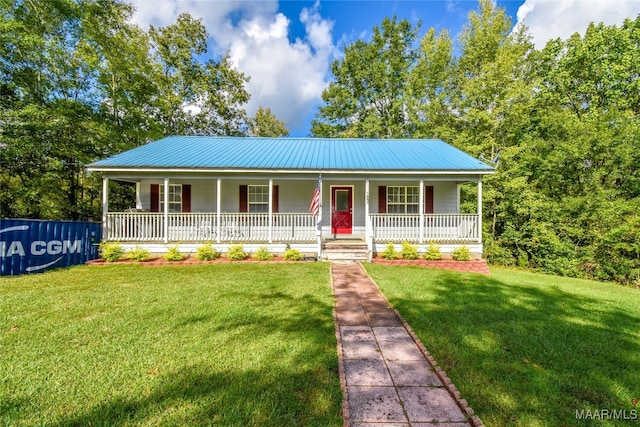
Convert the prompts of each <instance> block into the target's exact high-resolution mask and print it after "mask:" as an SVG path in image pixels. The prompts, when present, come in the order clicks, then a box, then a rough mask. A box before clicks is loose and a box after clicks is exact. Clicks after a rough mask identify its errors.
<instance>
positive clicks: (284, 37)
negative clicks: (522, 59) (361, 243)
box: [132, 0, 640, 136]
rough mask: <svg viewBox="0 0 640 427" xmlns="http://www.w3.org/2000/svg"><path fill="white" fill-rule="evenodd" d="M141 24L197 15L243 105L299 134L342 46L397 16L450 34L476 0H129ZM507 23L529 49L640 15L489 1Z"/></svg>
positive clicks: (629, 2) (636, 8)
mask: <svg viewBox="0 0 640 427" xmlns="http://www.w3.org/2000/svg"><path fill="white" fill-rule="evenodd" d="M132 2H133V4H134V6H135V7H136V9H137V12H136V14H135V15H134V18H133V20H134V22H136V23H138V24H139V25H141V26H142V27H148V25H150V24H151V25H154V26H164V25H169V24H171V23H173V22H175V20H176V18H177V16H178V15H179V14H180V13H182V12H189V13H190V14H191V15H192V16H194V17H195V18H201V19H202V22H203V24H204V25H205V27H206V28H207V31H208V33H209V35H210V36H209V46H210V52H211V55H212V56H214V57H217V56H218V55H220V54H221V53H223V52H225V51H228V52H229V53H230V56H231V59H232V61H233V64H234V67H235V68H236V69H238V70H239V71H242V72H244V73H245V74H247V75H248V76H250V77H251V80H250V82H249V83H248V84H247V86H246V87H247V90H248V91H249V93H250V94H251V100H250V102H249V103H248V104H247V105H246V106H245V107H246V109H247V112H248V113H249V114H250V115H253V114H254V113H255V111H256V110H257V108H258V106H263V107H265V108H266V107H269V108H271V110H272V111H273V112H274V113H275V114H276V116H277V117H278V118H279V119H281V120H283V121H284V122H285V124H286V126H287V128H288V129H289V130H290V131H291V135H292V136H307V135H308V133H309V127H310V122H311V119H312V118H313V116H314V115H315V113H316V111H317V108H318V106H319V105H321V102H322V101H321V98H320V97H321V94H322V90H323V89H324V88H325V87H326V86H327V85H328V83H329V82H330V81H331V74H330V68H329V67H330V64H331V63H332V62H333V61H335V60H337V59H340V58H341V54H342V51H343V48H344V46H345V45H348V44H350V43H352V42H353V41H355V40H357V39H368V38H369V37H370V34H371V31H372V29H373V27H375V26H379V25H380V24H381V23H382V21H383V19H384V18H385V17H393V16H397V18H398V19H407V20H409V21H410V22H411V23H413V24H416V23H417V22H418V21H421V22H422V27H421V29H422V32H425V31H426V30H428V29H429V28H431V27H433V28H435V29H436V30H441V29H447V30H448V31H449V32H450V34H451V35H452V36H453V37H454V38H455V37H457V35H458V34H459V33H460V31H461V29H462V27H463V25H464V24H465V23H466V22H467V16H468V14H469V12H470V11H471V10H474V9H475V10H477V8H478V3H477V1H476V0H395V1H386V0H384V1H383V0H349V1H338V0H324V1H320V0H313V1H300V0H288V1H287V0H284V1H277V0H263V1H253V0H240V1H239V0H133V1H132ZM496 4H497V6H498V7H501V8H505V9H506V12H507V15H508V16H511V17H512V20H513V23H514V25H516V24H517V23H518V22H524V23H525V24H526V25H527V26H528V28H529V32H530V34H531V35H532V37H533V41H534V43H535V44H536V46H537V47H539V48H541V47H543V46H544V44H545V43H546V41H547V40H549V39H552V38H556V37H560V38H563V39H565V38H567V37H569V36H570V35H571V34H573V33H575V32H579V33H584V30H585V29H586V27H587V25H588V24H589V22H592V21H594V22H604V23H606V24H608V25H614V24H615V25H619V24H620V23H622V21H623V20H624V19H625V18H632V19H635V18H636V16H638V14H640V0H496Z"/></svg>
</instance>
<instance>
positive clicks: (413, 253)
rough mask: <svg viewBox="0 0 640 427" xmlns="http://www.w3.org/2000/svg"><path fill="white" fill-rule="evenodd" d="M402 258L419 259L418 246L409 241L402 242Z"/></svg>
mask: <svg viewBox="0 0 640 427" xmlns="http://www.w3.org/2000/svg"><path fill="white" fill-rule="evenodd" d="M400 256H401V257H402V259H418V258H419V256H420V255H419V254H418V247H417V246H415V245H412V244H411V243H409V242H402V250H401V251H400Z"/></svg>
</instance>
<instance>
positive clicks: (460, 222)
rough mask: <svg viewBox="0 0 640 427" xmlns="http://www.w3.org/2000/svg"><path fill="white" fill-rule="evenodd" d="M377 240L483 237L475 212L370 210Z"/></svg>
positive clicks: (462, 240)
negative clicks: (420, 212)
mask: <svg viewBox="0 0 640 427" xmlns="http://www.w3.org/2000/svg"><path fill="white" fill-rule="evenodd" d="M370 218H371V221H370V223H369V224H370V227H371V233H372V237H373V240H374V241H376V242H399V241H407V242H413V243H418V242H424V243H427V242H439V243H472V242H479V241H480V229H479V227H478V223H479V222H478V215H476V214H425V215H423V223H422V227H421V224H420V215H419V214H370Z"/></svg>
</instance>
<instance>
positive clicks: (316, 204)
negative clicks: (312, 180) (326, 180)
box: [309, 178, 320, 218]
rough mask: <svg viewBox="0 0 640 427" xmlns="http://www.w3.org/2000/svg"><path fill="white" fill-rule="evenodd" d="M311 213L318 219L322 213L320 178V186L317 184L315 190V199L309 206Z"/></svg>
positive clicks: (312, 199) (313, 198)
mask: <svg viewBox="0 0 640 427" xmlns="http://www.w3.org/2000/svg"><path fill="white" fill-rule="evenodd" d="M309 212H311V213H312V214H313V217H314V218H315V217H317V216H318V214H319V213H320V179H319V178H318V184H316V188H315V190H313V197H312V198H311V204H310V205H309Z"/></svg>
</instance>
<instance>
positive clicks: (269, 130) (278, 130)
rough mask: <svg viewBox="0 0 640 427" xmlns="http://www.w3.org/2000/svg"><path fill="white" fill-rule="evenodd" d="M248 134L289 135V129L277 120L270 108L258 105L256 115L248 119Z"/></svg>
mask: <svg viewBox="0 0 640 427" xmlns="http://www.w3.org/2000/svg"><path fill="white" fill-rule="evenodd" d="M249 135H251V136H271V137H279V136H289V130H288V129H287V128H286V127H285V124H284V122H283V121H282V120H278V118H277V117H276V115H275V114H273V113H272V112H271V108H266V109H264V108H262V106H260V107H259V108H258V111H256V116H255V117H254V118H253V119H251V120H249Z"/></svg>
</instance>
